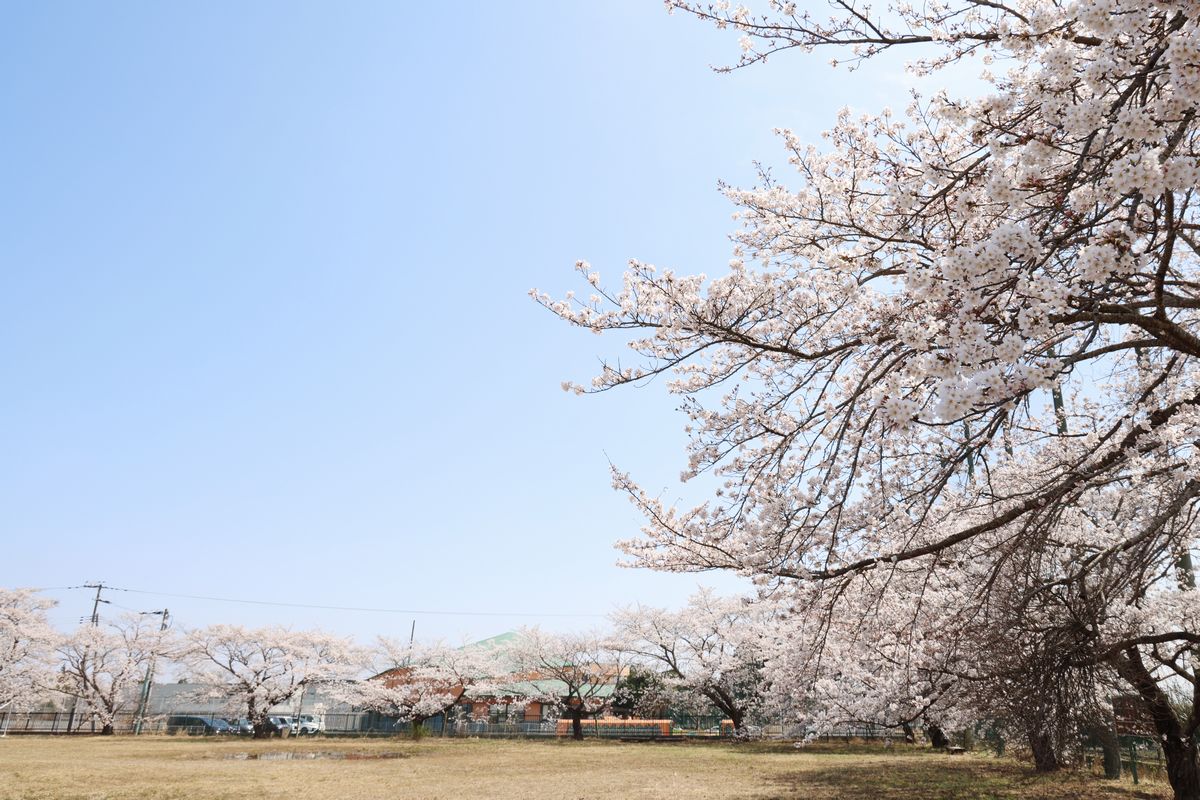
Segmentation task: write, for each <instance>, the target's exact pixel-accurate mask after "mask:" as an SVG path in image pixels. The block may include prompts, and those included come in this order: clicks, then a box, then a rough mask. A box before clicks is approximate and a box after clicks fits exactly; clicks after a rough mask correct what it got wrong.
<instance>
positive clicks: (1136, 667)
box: [535, 0, 1200, 800]
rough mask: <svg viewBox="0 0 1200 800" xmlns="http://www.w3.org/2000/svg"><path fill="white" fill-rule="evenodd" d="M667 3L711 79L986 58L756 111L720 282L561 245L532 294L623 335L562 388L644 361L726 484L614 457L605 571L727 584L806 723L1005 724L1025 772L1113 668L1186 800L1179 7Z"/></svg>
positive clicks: (1182, 31)
mask: <svg viewBox="0 0 1200 800" xmlns="http://www.w3.org/2000/svg"><path fill="white" fill-rule="evenodd" d="M667 5H668V7H669V8H670V9H671V10H674V11H680V12H683V13H684V14H686V15H690V16H693V17H697V18H700V19H702V20H706V21H708V22H711V23H715V24H716V25H717V26H719V27H722V28H728V29H732V30H735V31H737V32H738V33H739V35H740V37H741V38H740V43H741V47H742V55H741V56H740V58H739V60H738V61H737V63H736V64H735V65H734V66H732V67H730V68H728V69H739V68H743V67H748V66H750V65H753V64H759V63H762V62H766V61H767V60H768V59H771V58H772V57H778V56H780V55H782V54H784V53H786V52H788V51H794V52H797V53H805V52H810V51H813V50H829V51H831V52H832V53H833V54H834V56H835V60H838V61H843V62H849V63H850V64H851V66H852V67H853V66H856V65H860V64H861V63H862V62H864V61H867V60H869V59H872V58H874V57H875V56H877V55H879V54H881V53H884V52H887V51H893V50H907V51H909V52H910V53H911V54H912V55H913V56H914V60H913V61H912V63H911V64H910V69H911V70H913V71H915V72H916V73H918V74H920V75H924V76H933V75H936V74H937V73H938V72H939V71H940V70H944V69H955V70H962V69H964V68H969V64H970V62H971V61H972V60H973V59H974V60H976V63H981V64H982V65H983V67H985V69H982V70H978V72H979V75H980V80H981V82H982V83H981V85H982V86H983V90H982V91H981V92H980V94H979V96H976V97H953V96H951V95H950V94H949V93H947V92H945V91H942V92H938V93H936V94H933V95H932V96H929V97H922V96H920V95H917V94H915V93H914V94H913V96H912V97H911V98H910V99H909V100H908V101H907V107H906V108H905V109H904V110H903V111H902V112H892V111H890V110H885V111H882V112H880V113H878V114H873V115H872V114H866V115H862V116H855V115H851V114H850V113H849V112H848V111H847V112H845V113H842V114H841V115H839V117H838V118H837V120H836V121H835V123H834V124H833V126H832V128H831V129H830V130H829V131H828V132H827V134H826V138H825V142H824V143H823V145H822V146H820V147H817V146H813V145H809V144H806V143H804V142H803V141H801V140H800V138H799V137H798V136H796V135H794V134H793V133H791V132H790V131H781V132H780V134H781V137H782V140H783V145H784V148H785V151H786V155H787V159H788V161H789V163H790V165H791V166H792V167H794V168H795V170H796V174H795V177H794V179H793V180H792V181H791V182H790V183H791V185H785V184H784V183H783V182H781V181H780V180H779V179H777V178H776V177H775V176H774V175H773V174H772V173H771V172H770V171H768V170H766V169H764V170H763V171H762V172H761V174H760V176H759V181H758V184H757V185H755V186H753V187H750V188H746V189H742V188H736V187H731V186H724V187H723V191H724V192H725V194H726V195H727V196H728V198H729V200H730V201H731V202H732V203H734V204H735V205H736V206H737V208H738V216H739V218H740V221H741V227H740V228H739V229H738V230H737V231H736V232H735V233H734V234H733V237H732V238H733V258H732V260H731V261H730V262H729V265H728V267H727V268H724V267H722V268H721V269H720V270H718V271H717V272H718V273H719V274H718V275H717V276H716V277H712V278H709V277H707V276H705V275H703V274H695V275H685V274H678V273H675V272H673V271H669V270H658V269H656V268H655V267H653V266H651V265H649V264H645V263H641V262H637V261H633V262H630V264H629V265H628V267H627V269H626V270H625V273H624V276H623V278H622V280H621V281H620V284H619V285H618V286H616V287H615V288H607V286H606V284H604V283H603V282H602V281H601V279H600V277H599V275H598V274H597V273H596V272H594V271H593V270H592V269H591V267H590V266H589V265H587V264H586V263H582V262H581V263H580V264H579V265H578V268H579V271H580V273H581V274H582V275H583V276H584V280H585V281H586V283H587V284H588V286H589V287H590V288H589V292H588V293H585V295H581V296H579V297H576V296H575V295H574V294H573V293H572V294H569V295H568V296H567V297H566V298H565V299H563V300H558V299H555V298H554V297H551V296H550V295H547V294H545V293H537V292H535V297H536V298H537V299H538V300H539V301H540V302H541V303H542V304H543V305H545V306H546V307H547V308H549V309H550V310H551V311H553V312H554V313H555V314H557V315H558V316H559V317H561V318H562V319H564V320H566V321H567V322H568V323H570V324H572V325H575V326H579V327H582V328H586V329H589V330H592V331H594V332H597V333H605V332H609V333H616V334H619V335H621V336H623V337H627V339H628V344H629V346H630V348H631V349H632V350H633V352H634V358H633V360H632V363H630V362H629V360H628V359H626V360H625V362H624V363H615V362H614V363H607V364H604V365H603V367H602V369H601V371H600V373H599V374H598V375H597V376H596V377H595V378H594V379H593V380H592V381H591V382H590V383H589V384H586V385H578V386H571V385H568V387H567V388H574V389H575V390H576V391H578V392H579V393H585V392H603V391H607V390H610V389H614V388H618V387H622V386H626V385H645V384H647V383H649V382H650V380H651V379H652V378H654V377H656V376H659V375H664V376H668V377H669V381H668V383H667V386H668V388H669V391H671V392H673V393H675V394H678V395H680V396H682V398H683V408H684V410H685V411H686V413H687V415H688V417H689V422H688V432H689V435H690V446H689V452H688V463H687V468H686V471H685V478H691V477H695V476H699V475H711V476H713V477H715V479H716V483H717V484H718V486H719V488H718V489H717V490H716V491H715V492H713V493H712V494H711V495H710V496H708V498H707V499H705V500H703V501H701V502H699V503H697V504H695V505H692V506H690V507H678V506H672V505H669V504H667V503H664V502H662V501H661V500H660V499H659V497H660V492H657V491H654V490H649V489H646V488H644V487H643V486H642V485H641V484H639V483H638V482H637V481H635V480H634V478H632V477H631V476H630V475H628V474H626V473H624V472H622V471H619V470H614V473H613V480H614V483H615V485H616V488H617V489H618V490H619V491H621V492H624V493H626V494H627V495H628V496H629V497H630V499H631V500H632V501H633V503H634V504H635V505H636V506H637V507H638V508H639V509H640V510H641V511H642V512H643V514H644V516H645V519H646V524H645V527H644V536H642V537H641V538H638V539H634V540H631V541H627V542H624V543H623V544H622V546H623V547H624V549H625V551H626V552H627V553H628V554H629V555H630V556H631V557H632V561H633V563H635V564H639V565H643V566H649V567H653V568H656V569H662V570H671V571H703V570H711V569H721V570H730V571H734V572H737V573H738V574H741V575H744V576H747V577H749V578H750V579H752V580H753V581H754V582H755V583H756V585H757V586H758V588H759V590H760V594H761V596H762V597H763V598H770V600H771V601H772V602H773V603H775V604H776V606H777V608H778V609H779V613H778V615H777V616H776V617H775V620H776V623H775V624H774V625H773V634H772V635H773V637H774V639H775V640H776V641H777V642H778V644H779V647H778V649H777V651H776V652H777V656H776V657H775V658H774V659H773V660H772V662H771V665H770V666H769V670H770V671H771V672H772V673H773V674H774V675H775V677H776V679H777V682H776V683H775V685H776V686H783V687H787V690H788V691H793V692H795V693H796V694H797V695H798V697H797V699H798V700H801V701H802V702H803V703H812V709H813V712H814V713H815V714H817V715H822V714H831V715H834V716H840V717H851V718H858V719H875V720H879V721H882V722H885V723H889V724H898V725H906V724H911V722H912V721H913V720H916V719H918V718H927V719H932V718H934V717H937V718H940V719H942V720H945V724H953V720H954V719H955V718H957V719H959V720H962V719H966V718H970V717H978V716H981V715H985V716H988V717H997V718H1002V719H1004V720H1006V721H1007V723H1008V724H1010V725H1012V726H1015V727H1017V728H1020V729H1023V731H1024V734H1025V738H1026V739H1027V740H1028V742H1029V745H1030V748H1031V750H1032V751H1033V753H1034V756H1035V760H1036V762H1037V764H1038V766H1039V767H1040V768H1043V769H1053V768H1055V767H1056V766H1057V765H1058V764H1059V763H1061V761H1062V759H1063V757H1064V756H1065V755H1067V753H1066V746H1067V742H1068V741H1069V740H1070V739H1071V738H1072V737H1073V736H1074V734H1075V733H1076V732H1077V731H1079V730H1080V729H1088V728H1094V727H1096V726H1097V719H1098V718H1100V717H1102V716H1103V715H1101V714H1100V713H1099V711H1098V709H1099V708H1100V706H1101V705H1102V704H1101V703H1098V702H1097V699H1098V698H1106V697H1107V695H1108V694H1109V693H1111V692H1120V693H1125V694H1129V695H1131V696H1133V697H1135V698H1137V702H1138V703H1140V707H1141V712H1142V714H1143V715H1144V716H1145V718H1146V719H1148V720H1149V724H1150V725H1151V727H1152V729H1153V731H1154V733H1155V734H1156V735H1157V738H1158V739H1159V741H1160V743H1161V746H1162V748H1163V751H1164V753H1165V756H1166V764H1167V772H1168V777H1169V779H1170V782H1171V785H1172V787H1173V789H1174V792H1175V796H1176V798H1178V800H1200V762H1198V758H1197V756H1198V753H1197V734H1198V733H1200V679H1198V677H1200V676H1198V675H1197V662H1198V660H1200V653H1198V652H1197V647H1198V646H1200V595H1198V594H1197V590H1196V588H1195V580H1194V578H1193V575H1192V564H1191V550H1192V549H1193V547H1194V544H1195V541H1196V535H1197V530H1198V528H1197V524H1198V523H1197V520H1198V516H1200V501H1198V498H1200V452H1198V447H1197V445H1198V443H1200V235H1198V234H1200V217H1198V215H1197V206H1196V203H1195V200H1196V197H1197V190H1198V189H1200V131H1198V128H1197V110H1198V108H1200V14H1198V13H1197V9H1196V6H1195V3H1193V2H1187V1H1185V0H1078V1H1077V0H999V1H998V0H948V2H943V3H934V4H921V3H917V4H910V3H899V2H897V3H889V4H879V5H868V4H866V3H860V2H857V0H831V2H829V4H828V5H829V6H830V11H829V12H821V13H810V12H809V11H808V10H807V9H805V8H804V7H803V6H802V5H800V4H797V3H793V2H783V0H772V1H771V2H770V3H768V4H767V7H766V8H765V9H763V10H762V12H761V13H755V12H751V11H750V10H749V9H747V8H745V7H743V6H734V5H731V4H730V3H728V2H724V1H723V0H722V1H721V2H711V3H703V2H701V3H697V2H693V0H668V2H667ZM881 6H882V7H881ZM589 294H590V296H587V295H589Z"/></svg>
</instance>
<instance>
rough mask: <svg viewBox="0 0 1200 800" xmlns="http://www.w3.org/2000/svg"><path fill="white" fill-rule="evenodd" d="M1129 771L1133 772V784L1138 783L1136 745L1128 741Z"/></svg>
mask: <svg viewBox="0 0 1200 800" xmlns="http://www.w3.org/2000/svg"><path fill="white" fill-rule="evenodd" d="M1129 771H1130V772H1131V773H1133V785H1134V786H1137V784H1138V768H1137V745H1135V744H1134V743H1133V742H1130V743H1129Z"/></svg>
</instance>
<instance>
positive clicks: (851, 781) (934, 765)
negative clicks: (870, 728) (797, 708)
mask: <svg viewBox="0 0 1200 800" xmlns="http://www.w3.org/2000/svg"><path fill="white" fill-rule="evenodd" d="M778 786H779V790H780V791H779V792H778V793H777V794H775V795H773V797H772V800H792V799H793V798H820V800H851V798H854V799H855V800H859V799H860V798H867V797H869V798H873V800H913V798H914V797H918V798H921V800H1017V799H1018V798H1020V800H1118V799H1120V800H1165V799H1166V798H1169V797H1170V796H1171V794H1170V792H1169V791H1168V790H1167V788H1166V787H1165V786H1164V785H1152V784H1146V785H1143V786H1139V787H1133V786H1132V785H1131V784H1130V782H1129V780H1128V779H1126V780H1125V781H1104V780H1099V779H1098V778H1096V777H1095V776H1092V775H1090V774H1088V773H1086V772H1075V771H1064V772H1061V773H1057V774H1053V775H1039V774H1037V773H1036V772H1034V771H1032V770H1031V769H1029V768H1027V767H1024V766H1023V765H1021V764H1018V763H1015V762H1012V761H1007V760H997V759H992V758H988V757H981V756H966V757H964V756H943V755H937V754H928V753H927V754H925V755H924V756H923V757H919V758H902V757H901V758H897V757H886V758H880V757H878V756H862V757H858V758H853V757H851V758H844V759H838V763H837V765H836V766H833V765H831V766H830V767H828V768H823V769H822V768H817V769H806V770H804V771H797V772H789V773H785V774H783V775H780V776H779V777H778Z"/></svg>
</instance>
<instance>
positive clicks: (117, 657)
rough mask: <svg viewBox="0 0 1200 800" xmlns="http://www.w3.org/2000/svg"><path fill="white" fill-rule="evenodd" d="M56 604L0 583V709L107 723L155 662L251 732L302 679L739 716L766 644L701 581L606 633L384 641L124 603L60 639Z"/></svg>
mask: <svg viewBox="0 0 1200 800" xmlns="http://www.w3.org/2000/svg"><path fill="white" fill-rule="evenodd" d="M50 606H51V603H50V602H49V601H47V600H45V599H44V598H41V597H40V596H39V595H37V593H35V592H32V591H29V590H0V710H11V709H29V708H31V707H33V706H34V705H36V704H39V703H44V702H46V701H48V700H49V701H51V702H53V701H54V700H55V699H57V700H59V701H60V702H61V701H62V700H63V699H64V698H66V699H67V700H68V702H71V703H73V704H75V703H82V704H83V705H82V709H84V711H82V712H81V714H82V715H85V716H86V717H89V718H91V719H93V720H95V721H96V723H97V724H98V725H99V726H100V727H101V730H102V732H104V733H112V732H113V726H114V721H115V719H116V718H117V715H118V714H120V713H122V712H136V711H142V712H144V710H145V709H144V704H145V702H146V700H147V696H148V695H147V689H148V688H149V687H148V684H147V683H146V681H148V680H149V676H150V672H151V670H152V668H153V665H154V664H155V663H156V662H157V663H158V664H159V666H160V669H161V670H162V671H163V672H166V673H168V674H173V675H174V676H175V677H177V678H184V679H186V681H187V682H188V683H189V684H190V685H193V686H194V687H195V690H194V692H193V693H192V695H191V699H192V700H195V701H198V702H199V701H209V702H210V701H213V700H217V701H221V702H222V703H223V704H224V706H225V708H226V712H227V713H228V714H229V715H230V716H237V717H245V718H246V719H248V720H249V721H250V723H251V724H252V725H253V726H254V730H255V734H256V735H259V736H264V735H267V734H268V733H269V731H270V725H269V722H268V715H269V714H270V713H271V709H272V708H274V707H277V706H280V705H286V704H289V703H291V702H293V701H294V700H295V699H296V698H297V697H298V696H299V695H300V693H301V692H303V691H304V690H305V688H306V687H309V686H314V685H315V686H319V687H320V688H321V689H322V690H323V691H324V692H325V693H326V694H327V695H329V696H331V697H332V698H334V699H337V700H340V701H342V702H344V703H346V704H347V705H348V706H351V707H354V708H358V709H365V710H373V711H377V712H379V713H381V714H384V715H387V716H391V717H395V718H397V719H399V720H405V721H411V722H412V723H413V724H414V726H419V725H420V724H421V723H422V722H424V721H425V720H427V719H429V718H431V717H434V716H437V715H439V714H445V713H447V712H449V711H450V710H451V709H452V708H454V707H455V706H457V705H460V704H462V703H466V702H493V701H495V700H496V699H503V700H504V701H506V702H508V703H511V704H513V705H516V706H518V707H519V706H522V705H525V704H528V703H531V702H538V703H541V704H543V705H549V706H551V707H552V708H554V709H555V710H556V711H557V713H558V715H560V716H564V717H566V718H569V719H571V720H572V722H573V725H574V732H575V735H576V736H582V720H583V719H585V718H588V717H594V716H598V715H601V714H605V713H609V712H616V711H620V712H622V713H624V714H625V715H627V716H628V715H634V714H640V713H645V712H647V711H649V710H657V711H658V712H659V713H662V710H663V709H664V708H665V707H667V706H670V707H673V708H691V709H695V708H699V707H703V708H704V709H709V708H711V709H715V710H716V711H718V712H719V713H721V714H724V715H726V716H728V717H729V718H730V719H732V720H733V721H734V724H735V726H736V727H738V728H741V727H742V725H743V724H744V722H745V720H746V719H747V715H748V713H749V712H750V710H751V709H752V708H753V707H754V706H755V704H756V702H757V697H758V692H759V685H758V679H759V675H760V670H759V664H760V659H761V654H760V653H759V652H758V650H757V649H756V647H755V646H754V644H753V643H751V642H750V641H749V640H747V639H746V638H745V637H746V636H747V635H751V636H757V635H758V634H757V632H758V630H759V627H758V626H757V625H756V624H755V623H754V619H753V617H754V613H753V612H752V611H751V610H749V607H747V606H745V604H743V603H742V602H741V601H736V600H725V599H719V598H716V597H714V596H713V595H711V594H709V593H705V592H702V593H701V594H699V595H697V596H696V597H695V598H694V599H693V601H692V603H691V604H690V605H689V606H688V607H687V608H686V609H684V610H681V611H679V612H674V613H672V612H667V611H665V610H661V609H631V610H628V611H625V612H622V613H620V614H618V615H616V616H615V618H614V625H613V629H612V630H611V631H610V632H606V633H603V634H600V633H581V634H551V633H547V632H545V631H541V630H538V629H536V628H533V629H523V630H522V631H520V632H519V633H517V634H516V635H515V636H510V637H502V638H501V640H500V641H493V640H488V641H485V642H482V643H477V644H474V645H464V646H449V645H446V644H444V643H414V642H407V641H404V642H402V641H397V640H393V639H387V638H381V639H380V640H379V642H378V644H377V646H375V647H373V648H367V647H360V646H356V645H355V644H354V643H353V642H351V641H350V640H348V639H344V638H339V637H336V636H332V635H330V634H326V633H323V632H320V631H290V630H287V629H284V628H278V627H272V628H261V629H247V628H243V627H239V626H233V625H213V626H209V627H206V628H200V629H196V630H190V631H184V632H181V633H180V632H175V631H171V630H164V629H163V627H162V626H160V625H159V624H158V621H157V620H151V619H148V618H147V617H146V616H144V615H129V616H125V617H121V618H118V619H115V620H111V621H107V622H104V623H103V624H99V621H98V620H97V621H96V622H97V623H98V624H87V625H83V626H81V627H80V628H79V629H78V630H76V631H75V632H74V633H71V634H69V635H62V634H59V633H58V632H56V631H55V630H54V629H53V628H52V627H51V626H50V625H49V623H48V622H47V619H46V612H47V610H48V609H49V608H50Z"/></svg>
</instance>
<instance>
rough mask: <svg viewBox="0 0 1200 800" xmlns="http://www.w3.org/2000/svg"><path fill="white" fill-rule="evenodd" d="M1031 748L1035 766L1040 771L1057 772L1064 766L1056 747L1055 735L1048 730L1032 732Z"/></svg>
mask: <svg viewBox="0 0 1200 800" xmlns="http://www.w3.org/2000/svg"><path fill="white" fill-rule="evenodd" d="M1029 749H1030V750H1031V751H1032V752H1033V767H1034V769H1036V770H1037V771H1038V772H1056V771H1058V769H1060V768H1061V767H1062V764H1061V763H1060V762H1059V760H1058V753H1057V752H1055V749H1054V737H1053V736H1051V735H1050V734H1049V733H1046V732H1030V734H1029Z"/></svg>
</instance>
